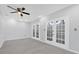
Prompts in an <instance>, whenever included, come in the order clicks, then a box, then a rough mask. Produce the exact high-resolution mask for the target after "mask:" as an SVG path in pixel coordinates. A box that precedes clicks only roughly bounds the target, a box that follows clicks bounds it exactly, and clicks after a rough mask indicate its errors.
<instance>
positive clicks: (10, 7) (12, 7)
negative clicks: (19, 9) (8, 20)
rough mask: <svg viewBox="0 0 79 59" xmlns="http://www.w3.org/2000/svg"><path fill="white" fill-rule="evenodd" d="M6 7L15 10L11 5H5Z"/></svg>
mask: <svg viewBox="0 0 79 59" xmlns="http://www.w3.org/2000/svg"><path fill="white" fill-rule="evenodd" d="M7 7H9V8H11V9H13V10H16V9H15V8H13V7H11V6H7Z"/></svg>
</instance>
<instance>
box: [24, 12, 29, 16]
mask: <svg viewBox="0 0 79 59" xmlns="http://www.w3.org/2000/svg"><path fill="white" fill-rule="evenodd" d="M22 13H24V14H27V15H30V13H26V12H22Z"/></svg>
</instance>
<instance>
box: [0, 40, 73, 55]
mask: <svg viewBox="0 0 79 59" xmlns="http://www.w3.org/2000/svg"><path fill="white" fill-rule="evenodd" d="M0 54H74V53H72V52H69V51H66V50H64V49H61V48H58V47H55V46H51V45H48V44H45V43H42V42H40V41H37V40H34V39H20V40H9V41H6V42H4V44H3V46H2V48H0Z"/></svg>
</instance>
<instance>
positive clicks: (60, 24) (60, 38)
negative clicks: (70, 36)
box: [56, 20, 65, 44]
mask: <svg viewBox="0 0 79 59" xmlns="http://www.w3.org/2000/svg"><path fill="white" fill-rule="evenodd" d="M56 42H57V43H61V44H65V22H64V20H60V21H56Z"/></svg>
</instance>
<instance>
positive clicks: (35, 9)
mask: <svg viewBox="0 0 79 59" xmlns="http://www.w3.org/2000/svg"><path fill="white" fill-rule="evenodd" d="M9 6H12V7H14V8H17V7H25V8H26V10H25V11H26V12H29V13H30V14H31V15H30V16H27V15H24V17H23V19H25V20H28V21H32V20H35V19H36V18H37V17H38V16H44V15H48V14H50V13H53V12H55V11H58V10H60V9H63V8H65V7H68V6H70V5H68V4H13V5H11V4H10V5H9ZM12 11H14V10H12V9H10V8H8V7H7V4H5V5H0V15H1V16H8V17H15V18H16V17H17V18H18V16H17V14H11V13H9V12H12Z"/></svg>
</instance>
